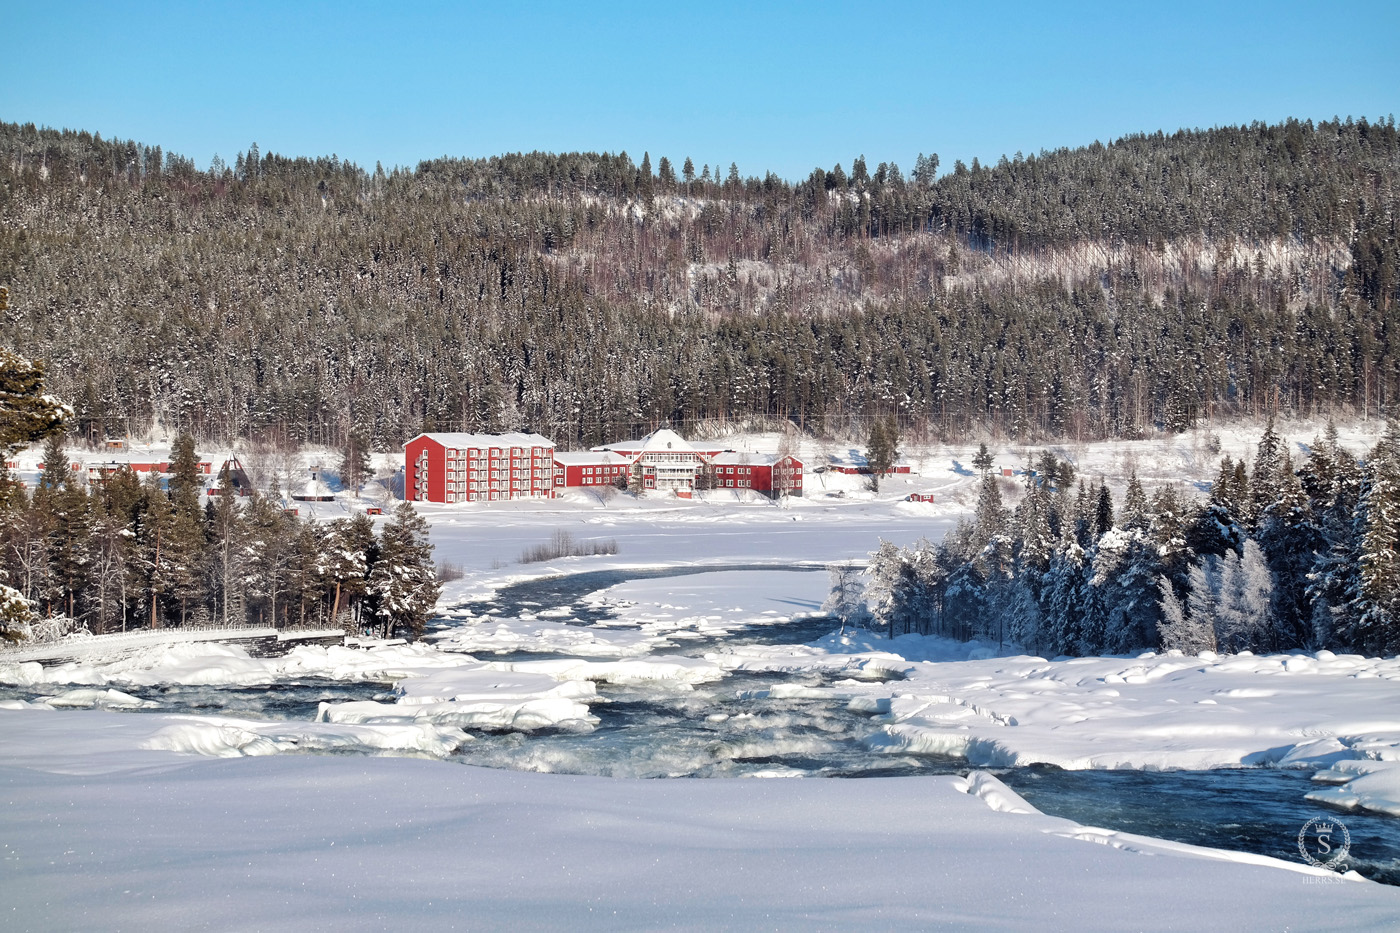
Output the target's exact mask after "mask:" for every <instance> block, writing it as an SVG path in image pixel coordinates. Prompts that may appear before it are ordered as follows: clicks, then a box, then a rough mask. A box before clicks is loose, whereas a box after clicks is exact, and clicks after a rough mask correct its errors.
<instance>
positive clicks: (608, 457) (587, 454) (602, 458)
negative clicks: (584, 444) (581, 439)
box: [554, 450, 632, 466]
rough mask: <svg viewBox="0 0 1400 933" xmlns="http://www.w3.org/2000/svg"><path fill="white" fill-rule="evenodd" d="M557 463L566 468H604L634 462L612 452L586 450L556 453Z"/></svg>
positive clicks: (555, 459)
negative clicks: (597, 466)
mask: <svg viewBox="0 0 1400 933" xmlns="http://www.w3.org/2000/svg"><path fill="white" fill-rule="evenodd" d="M554 462H555V463H562V464H563V465H565V466H580V465H582V466H593V465H594V464H602V465H604V466H613V465H618V464H621V465H626V464H629V463H631V462H632V460H631V458H630V457H624V456H622V455H621V454H616V453H613V452H612V451H611V450H584V451H573V452H570V453H562V454H561V453H556V454H555V455H554Z"/></svg>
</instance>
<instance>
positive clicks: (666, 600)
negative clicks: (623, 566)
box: [590, 570, 831, 635]
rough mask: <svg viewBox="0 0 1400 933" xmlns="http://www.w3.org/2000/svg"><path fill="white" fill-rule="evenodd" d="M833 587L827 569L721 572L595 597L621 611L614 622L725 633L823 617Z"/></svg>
mask: <svg viewBox="0 0 1400 933" xmlns="http://www.w3.org/2000/svg"><path fill="white" fill-rule="evenodd" d="M830 589H831V581H830V579H829V577H828V576H827V574H826V573H825V572H824V571H823V570H817V571H813V570H808V571H806V572H800V571H778V570H770V571H753V570H749V571H717V572H713V573H704V574H696V575H694V576H686V577H669V578H662V579H651V580H631V581H629V582H627V583H619V584H617V585H616V586H610V587H608V588H607V589H605V590H601V591H599V592H598V593H597V594H595V595H594V596H593V597H592V599H591V600H590V601H591V602H593V603H594V604H596V605H599V606H608V607H611V608H613V609H615V610H616V611H617V616H618V617H617V620H616V621H615V622H609V623H608V624H610V625H614V624H615V625H638V626H641V627H642V628H643V629H644V630H646V631H649V632H663V631H664V632H672V633H674V632H677V631H681V630H686V631H695V632H698V633H700V634H702V635H723V634H726V633H728V632H732V631H734V630H735V629H737V628H741V627H744V626H750V625H762V624H765V623H769V624H771V623H773V622H787V621H791V620H792V619H795V618H801V617H804V616H814V615H821V614H822V608H821V607H822V603H823V602H824V601H825V599H826V597H827V593H828V592H829V591H830Z"/></svg>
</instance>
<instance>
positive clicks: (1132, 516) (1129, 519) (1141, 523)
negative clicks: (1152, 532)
mask: <svg viewBox="0 0 1400 933" xmlns="http://www.w3.org/2000/svg"><path fill="white" fill-rule="evenodd" d="M1151 514H1152V509H1151V506H1150V505H1149V504H1148V502H1147V493H1145V492H1143V489H1142V483H1140V482H1138V476H1137V469H1136V468H1134V469H1132V470H1130V471H1129V472H1128V488H1127V491H1126V492H1124V494H1123V516H1122V525H1123V527H1124V528H1136V529H1139V530H1144V531H1145V530H1146V529H1147V527H1148V526H1149V525H1150V524H1151Z"/></svg>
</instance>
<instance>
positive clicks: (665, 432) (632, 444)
mask: <svg viewBox="0 0 1400 933" xmlns="http://www.w3.org/2000/svg"><path fill="white" fill-rule="evenodd" d="M593 449H594V450H631V451H643V452H646V451H650V450H671V451H679V452H682V453H685V452H689V453H695V448H694V447H692V446H690V442H689V441H687V440H686V439H685V438H683V437H681V436H680V435H679V434H677V433H676V432H675V431H672V430H671V429H670V428H662V429H660V430H659V431H652V432H651V433H650V434H648V435H647V436H646V437H644V438H642V439H641V440H639V441H619V442H618V443H616V444H606V445H604V446H602V447H594V448H593Z"/></svg>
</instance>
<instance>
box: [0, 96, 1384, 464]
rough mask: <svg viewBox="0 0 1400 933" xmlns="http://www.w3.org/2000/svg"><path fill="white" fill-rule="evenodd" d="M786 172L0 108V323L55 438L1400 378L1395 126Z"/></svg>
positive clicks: (1058, 416)
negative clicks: (217, 137) (135, 133)
mask: <svg viewBox="0 0 1400 933" xmlns="http://www.w3.org/2000/svg"><path fill="white" fill-rule="evenodd" d="M944 168H946V167H943V166H941V165H940V161H939V159H938V157H937V156H936V155H920V156H919V157H918V159H917V160H916V162H915V164H914V167H913V169H912V170H911V171H909V172H908V173H906V172H904V171H903V170H901V168H900V167H899V166H898V165H895V164H893V163H885V162H882V163H879V164H878V165H875V166H873V167H872V166H870V165H868V164H867V162H866V160H865V158H864V157H863V156H858V157H856V158H853V159H852V160H851V161H850V162H849V164H847V165H841V164H837V165H834V166H832V167H831V168H830V169H825V168H817V169H814V170H813V171H812V173H811V174H810V175H809V176H808V177H807V178H805V179H802V180H799V181H789V180H784V179H781V178H778V177H776V176H774V175H772V174H767V175H765V176H764V177H762V178H759V177H752V176H748V177H746V176H744V175H743V174H742V173H741V172H740V170H739V167H738V166H737V165H735V164H733V163H732V162H731V163H730V164H728V165H727V166H723V167H721V165H720V164H718V163H713V164H712V163H704V164H702V165H700V166H699V167H698V169H697V167H696V164H695V162H694V161H693V160H692V159H691V158H690V157H689V156H685V157H683V158H681V159H680V160H679V164H677V163H676V162H673V161H672V160H671V159H670V158H668V157H660V158H658V159H657V161H656V162H655V163H654V164H653V162H652V157H651V154H650V153H646V154H643V156H642V158H641V160H640V162H636V161H634V160H633V159H632V158H631V157H630V156H629V155H628V154H627V153H625V152H621V153H616V154H611V153H562V154H548V153H516V154H508V155H502V156H496V157H491V158H483V159H435V160H429V161H424V162H421V163H419V164H418V165H417V166H416V167H412V168H395V169H392V170H389V171H386V170H384V169H383V168H382V167H381V166H375V167H374V169H373V170H370V169H366V168H362V167H360V166H357V165H354V164H351V163H349V162H345V161H342V160H339V159H337V158H335V157H334V156H331V157H322V158H300V157H298V158H292V157H286V156H281V155H277V154H274V153H263V152H261V151H260V150H259V148H258V147H257V146H256V145H250V146H249V147H248V149H247V150H245V151H243V152H240V153H238V154H237V155H236V156H235V158H234V160H233V162H232V164H227V163H225V162H223V161H222V160H221V159H218V158H216V159H215V160H214V161H213V162H212V163H211V164H210V165H209V166H208V167H207V168H200V167H198V166H196V165H195V163H194V162H193V161H192V160H191V159H189V158H187V157H184V156H181V155H177V154H175V153H173V152H164V151H163V150H162V149H161V148H160V146H159V145H153V144H146V143H138V142H134V141H123V140H119V139H103V138H101V137H100V136H99V135H95V134H92V133H89V132H85V131H74V130H61V131H60V130H51V129H41V128H36V127H35V126H33V125H18V124H7V123H0V218H3V224H0V285H4V286H7V287H8V290H9V302H8V308H7V309H6V310H5V311H4V313H3V322H2V323H0V345H7V346H10V347H12V348H14V349H15V350H16V351H18V352H19V353H21V354H23V355H24V356H26V357H30V358H36V359H42V360H44V361H45V363H46V367H47V369H46V371H47V373H48V378H49V382H50V385H51V388H52V389H53V391H54V392H55V393H56V394H58V395H59V396H60V397H62V398H64V399H65V400H67V401H68V402H69V403H70V404H71V405H72V406H73V408H74V419H73V428H74V430H73V434H72V435H71V438H72V441H73V442H74V443H92V442H96V441H100V440H101V439H102V438H103V437H105V436H121V435H125V434H132V435H136V434H143V433H146V432H148V431H150V430H151V429H152V428H153V427H156V426H159V427H160V428H161V429H162V430H164V431H168V432H169V433H171V434H172V435H173V434H175V433H187V434H189V435H190V436H191V437H193V438H195V439H197V440H200V441H214V442H219V443H230V442H239V441H242V442H249V443H254V444H269V445H284V446H296V445H300V444H303V443H318V444H328V445H336V446H339V445H341V444H343V443H344V442H345V440H346V438H347V437H348V436H349V435H350V434H351V433H352V432H353V431H356V430H359V431H361V432H363V433H364V434H365V436H366V438H367V439H368V441H369V442H370V443H371V444H372V445H373V446H374V447H375V448H376V449H380V450H396V449H398V446H399V445H401V444H402V443H403V442H404V441H406V440H407V439H409V438H410V437H412V436H413V435H415V434H416V433H418V432H420V431H423V430H480V431H492V430H532V431H538V432H539V433H542V434H545V435H546V436H549V437H551V438H553V439H554V440H555V441H556V442H557V443H558V444H559V445H560V447H561V448H565V449H566V448H568V447H571V446H582V445H589V444H594V443H601V442H603V441H606V440H613V439H616V438H619V437H625V436H631V435H634V434H640V433H644V432H645V431H647V430H650V429H652V428H654V427H657V426H661V425H669V426H671V427H673V428H677V429H680V430H682V431H683V432H685V433H687V434H690V435H697V436H699V435H706V434H715V433H720V432H723V431H725V430H728V429H732V428H734V427H757V426H776V425H781V424H785V423H786V424H792V425H794V426H796V427H797V428H799V429H800V430H803V431H806V432H808V433H810V434H816V435H834V436H845V437H857V436H862V435H863V432H864V430H865V428H866V427H867V426H868V425H869V424H871V423H873V422H874V421H875V420H877V419H879V420H882V419H894V420H895V421H896V422H897V424H898V427H899V430H900V432H901V435H902V436H905V437H910V438H939V439H952V438H956V437H963V436H966V435H968V434H969V433H970V432H988V433H990V434H991V435H992V436H997V437H1007V438H1012V439H1016V440H1019V441H1023V442H1024V441H1036V440H1039V439H1042V438H1044V439H1050V438H1058V437H1073V438H1077V439H1091V438H1103V437H1136V436H1141V435H1144V434H1146V433H1148V432H1151V431H1154V430H1166V431H1176V430H1182V429H1184V428H1187V427H1189V426H1191V425H1192V424H1194V423H1195V422H1196V421H1197V420H1198V419H1201V418H1203V417H1213V416H1215V415H1218V414H1248V415H1250V416H1258V417H1263V416H1266V415H1268V414H1273V413H1278V414H1285V413H1287V414H1296V415H1305V416H1316V415H1323V416H1327V415H1332V414H1335V415H1337V416H1339V417H1344V416H1345V415H1347V414H1349V413H1350V412H1353V411H1356V412H1359V413H1368V412H1379V411H1384V410H1385V409H1386V408H1387V407H1388V406H1389V405H1390V404H1391V403H1392V402H1393V400H1394V398H1395V396H1396V392H1397V390H1400V348H1397V347H1396V346H1394V345H1393V344H1392V341H1393V340H1400V336H1397V334H1400V331H1397V328H1396V327H1395V326H1394V320H1393V316H1394V315H1395V313H1396V309H1397V307H1400V257H1397V252H1398V251H1400V246H1397V242H1398V241H1397V223H1400V219H1398V218H1400V210H1397V188H1396V179H1397V176H1398V175H1400V172H1398V171H1397V170H1400V136H1397V133H1396V130H1395V125H1394V119H1393V118H1390V117H1388V118H1385V119H1383V120H1377V121H1374V122H1370V121H1367V120H1366V119H1359V120H1355V119H1352V118H1350V117H1348V118H1346V119H1345V120H1341V119H1336V120H1331V121H1324V122H1320V123H1312V122H1309V121H1297V120H1289V121H1286V122H1284V123H1280V124H1262V123H1256V124H1252V125H1248V126H1237V127H1218V128H1214V129H1209V130H1183V131H1178V132H1174V133H1161V132H1157V133H1146V134H1139V135H1134V136H1129V137H1125V138H1123V139H1119V140H1115V141H1112V142H1109V143H1108V144H1103V143H1099V142H1094V143H1092V144H1090V145H1087V146H1084V147H1080V148H1074V149H1059V150H1054V151H1042V152H1040V153H1037V154H1033V155H1028V156H1023V155H1021V154H1020V153H1017V154H1016V156H1015V157H1013V158H1003V159H1001V160H1000V161H998V163H997V164H995V165H982V164H979V163H978V162H977V161H976V160H974V161H973V163H972V164H971V165H970V166H969V165H963V164H962V163H960V162H959V163H956V164H954V165H953V166H952V167H951V169H950V170H944V171H940V169H944Z"/></svg>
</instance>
